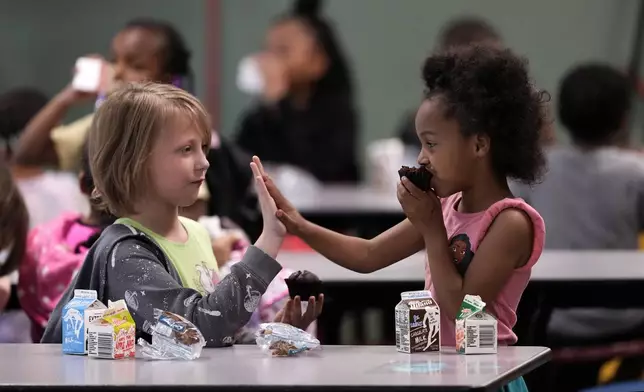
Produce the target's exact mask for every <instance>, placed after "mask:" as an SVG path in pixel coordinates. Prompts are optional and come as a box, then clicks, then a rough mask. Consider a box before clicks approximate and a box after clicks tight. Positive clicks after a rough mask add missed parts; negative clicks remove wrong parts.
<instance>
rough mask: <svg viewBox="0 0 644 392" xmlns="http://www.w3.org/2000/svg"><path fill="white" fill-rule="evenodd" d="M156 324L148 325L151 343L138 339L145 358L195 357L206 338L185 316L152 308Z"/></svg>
mask: <svg viewBox="0 0 644 392" xmlns="http://www.w3.org/2000/svg"><path fill="white" fill-rule="evenodd" d="M154 318H155V319H156V324H154V325H153V326H151V327H150V330H151V331H149V332H150V334H151V335H152V344H150V343H148V342H147V341H145V340H144V339H139V345H141V346H142V347H143V349H142V351H141V353H142V354H143V357H144V358H146V359H162V360H163V359H184V360H191V359H197V358H199V357H200V356H201V350H202V348H203V347H204V346H205V345H206V340H205V339H204V337H203V335H202V334H201V332H200V331H199V329H197V327H196V326H195V325H194V324H193V323H191V322H190V321H188V320H186V319H185V318H183V317H181V316H179V315H177V314H174V313H170V312H167V311H163V310H159V309H154Z"/></svg>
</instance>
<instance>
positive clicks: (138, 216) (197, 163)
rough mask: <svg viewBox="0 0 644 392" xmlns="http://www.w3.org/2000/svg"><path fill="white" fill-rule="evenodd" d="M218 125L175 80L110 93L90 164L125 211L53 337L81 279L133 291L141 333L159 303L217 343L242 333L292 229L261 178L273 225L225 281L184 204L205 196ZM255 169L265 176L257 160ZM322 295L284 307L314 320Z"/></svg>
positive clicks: (105, 199)
mask: <svg viewBox="0 0 644 392" xmlns="http://www.w3.org/2000/svg"><path fill="white" fill-rule="evenodd" d="M210 129H211V128H210V124H209V120H208V115H207V114H206V112H205V109H204V108H203V106H202V105H201V104H200V103H199V101H198V100H197V99H196V98H194V97H193V96H192V95H190V94H188V93H186V92H185V91H183V90H180V89H178V88H175V87H173V86H170V85H162V84H147V85H143V86H137V85H134V86H128V87H126V88H123V89H120V90H119V91H117V92H115V93H113V94H110V96H108V98H107V99H106V100H105V102H103V104H102V105H101V106H100V108H99V109H98V111H97V114H96V117H95V119H94V122H93V126H92V130H91V131H90V134H89V140H88V146H89V156H90V166H91V169H92V170H91V171H92V173H93V175H94V180H95V185H96V189H95V194H96V196H98V197H100V199H101V201H102V203H104V204H105V205H106V206H107V207H108V208H109V210H110V211H111V212H113V213H114V214H115V215H116V216H118V217H119V219H118V220H117V222H116V223H117V224H114V225H112V226H110V227H108V228H107V229H106V230H105V231H104V232H103V234H102V235H101V238H100V239H99V241H98V242H97V243H96V244H95V245H94V246H93V247H92V249H91V250H90V252H89V253H88V255H87V258H86V260H85V263H84V264H83V267H82V268H81V270H80V271H79V273H78V275H77V277H76V279H75V280H74V282H73V283H72V285H71V286H70V287H69V289H68V290H67V292H66V293H65V295H64V297H63V298H62V300H61V301H60V303H59V304H58V306H57V307H56V309H55V310H54V313H53V314H52V318H51V320H50V322H49V324H48V326H47V329H46V331H45V334H44V336H43V340H42V341H43V342H45V343H50V342H51V343H54V342H60V340H61V309H62V307H63V305H64V304H65V303H67V302H68V301H69V299H71V297H72V295H73V290H74V289H75V288H85V289H94V290H96V291H97V292H98V295H99V299H100V300H101V301H102V302H105V303H107V301H108V300H112V301H114V300H118V299H123V298H124V299H125V301H126V302H127V304H128V307H129V309H130V311H131V313H132V315H133V317H134V320H135V321H136V325H137V335H142V336H144V337H149V336H148V335H147V334H148V333H149V332H150V330H149V327H150V325H151V323H153V322H154V315H153V310H154V309H155V308H159V309H163V310H168V311H171V312H174V313H177V314H180V315H182V316H184V317H186V318H187V319H189V320H191V321H192V322H193V323H195V325H196V326H197V327H198V328H199V329H200V330H201V332H202V333H203V334H204V337H205V338H206V343H207V345H208V346H224V345H230V344H232V343H233V342H234V336H235V334H236V333H237V331H238V330H239V329H240V328H241V327H242V326H244V325H245V324H246V323H247V322H248V320H249V319H250V316H251V314H252V313H253V312H254V311H255V309H256V308H257V306H258V305H259V302H260V297H261V295H262V294H263V293H264V292H265V291H266V288H267V286H268V284H269V283H270V282H271V281H272V280H273V278H274V277H275V276H276V275H277V274H278V273H279V271H280V270H281V266H280V265H279V264H278V263H277V262H276V261H275V260H274V257H275V255H276V254H277V251H278V249H279V247H280V245H281V243H282V240H283V237H284V234H285V228H284V226H283V225H282V224H281V223H280V222H279V221H278V220H277V219H276V218H275V211H276V207H275V204H274V203H273V202H272V200H271V198H270V196H269V195H268V192H267V190H266V188H265V186H264V185H263V181H262V180H261V177H257V178H258V180H256V184H257V192H258V195H259V200H260V206H261V210H262V215H263V217H264V231H263V233H262V235H261V236H260V238H259V239H258V240H257V242H256V243H255V246H251V247H250V248H249V249H248V251H247V252H246V253H245V255H244V259H243V260H242V261H241V262H239V263H237V264H235V265H234V266H232V267H231V273H230V274H229V275H228V276H226V277H225V278H224V279H223V280H221V281H219V282H218V281H217V268H218V267H217V261H216V260H215V257H214V255H213V253H212V248H211V243H210V238H209V235H208V232H207V231H206V230H205V229H204V228H203V227H202V226H200V225H199V224H198V223H197V222H195V221H192V220H190V219H187V218H182V217H179V212H178V210H179V208H180V207H184V206H188V205H191V204H192V203H194V202H195V200H196V199H197V194H198V192H199V187H200V186H201V184H202V183H203V180H204V175H205V171H206V169H207V168H208V161H207V160H206V155H205V153H206V151H207V148H208V146H209V145H210V137H211V133H210ZM253 170H254V171H255V172H256V176H259V172H258V169H257V167H253ZM322 304H323V297H320V298H319V301H318V300H316V299H315V298H313V297H312V298H310V299H309V303H308V308H307V311H306V313H305V314H304V315H302V313H301V308H300V300H299V298H296V299H295V300H294V301H290V300H289V302H288V303H287V305H286V307H285V312H283V313H282V314H283V315H286V318H285V321H287V322H290V323H292V324H294V325H296V326H298V327H300V328H306V327H307V326H308V325H309V324H310V323H311V322H312V321H313V320H314V319H315V318H316V317H317V315H319V312H321V307H322ZM280 316H282V315H280Z"/></svg>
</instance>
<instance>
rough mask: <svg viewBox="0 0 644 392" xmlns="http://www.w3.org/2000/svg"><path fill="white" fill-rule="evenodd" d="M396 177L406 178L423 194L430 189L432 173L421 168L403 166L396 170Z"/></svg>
mask: <svg viewBox="0 0 644 392" xmlns="http://www.w3.org/2000/svg"><path fill="white" fill-rule="evenodd" d="M398 175H399V176H400V178H402V177H403V176H405V177H407V178H408V179H409V181H411V183H412V184H414V185H416V187H418V189H420V190H421V191H423V192H427V191H428V190H429V189H430V188H431V185H430V182H431V181H432V173H430V172H429V170H427V169H425V168H424V167H423V166H421V167H408V166H403V167H401V168H400V170H398Z"/></svg>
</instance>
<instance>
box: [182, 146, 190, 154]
mask: <svg viewBox="0 0 644 392" xmlns="http://www.w3.org/2000/svg"><path fill="white" fill-rule="evenodd" d="M190 151H192V147H190V146H185V147H183V148H182V149H181V152H185V153H188V152H190Z"/></svg>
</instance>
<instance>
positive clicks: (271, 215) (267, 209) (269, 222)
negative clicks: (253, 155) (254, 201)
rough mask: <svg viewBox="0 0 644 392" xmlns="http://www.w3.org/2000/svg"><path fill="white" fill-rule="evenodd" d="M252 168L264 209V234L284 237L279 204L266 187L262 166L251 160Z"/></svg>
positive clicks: (284, 231) (284, 228)
mask: <svg viewBox="0 0 644 392" xmlns="http://www.w3.org/2000/svg"><path fill="white" fill-rule="evenodd" d="M257 161H259V159H258V160H257ZM260 164H261V162H260ZM250 168H251V170H252V171H253V177H255V190H256V191H257V198H258V199H259V206H260V208H261V210H262V219H263V221H264V230H263V232H262V234H266V235H269V236H271V237H277V238H280V239H282V238H284V236H285V235H286V227H284V224H282V222H280V221H279V219H277V216H276V214H277V206H276V205H275V201H274V200H273V198H272V197H271V195H270V194H269V193H268V190H267V189H266V184H265V183H264V178H263V176H262V174H261V172H260V166H259V165H257V163H256V162H251V164H250Z"/></svg>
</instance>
